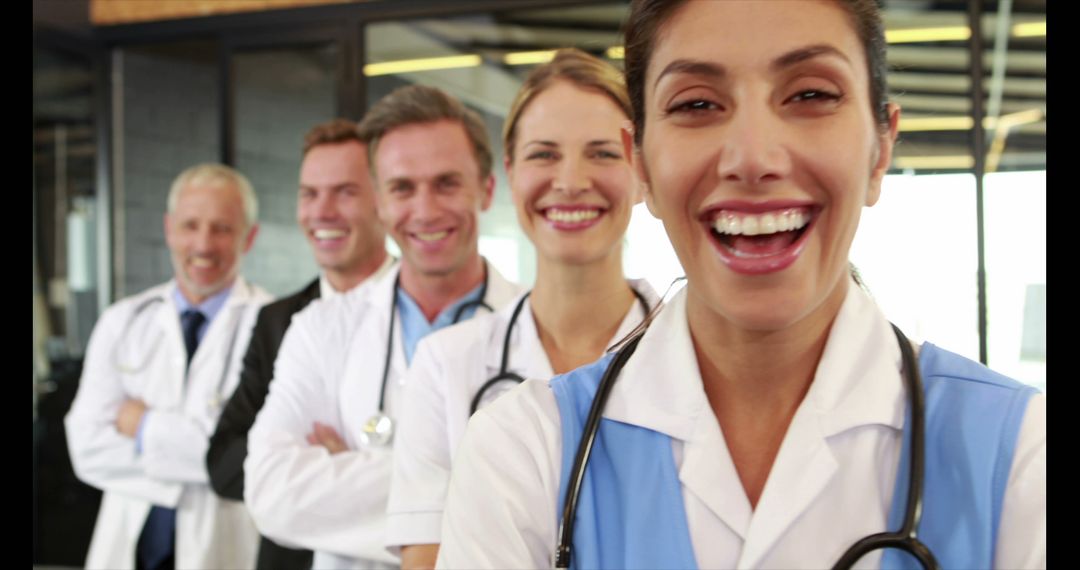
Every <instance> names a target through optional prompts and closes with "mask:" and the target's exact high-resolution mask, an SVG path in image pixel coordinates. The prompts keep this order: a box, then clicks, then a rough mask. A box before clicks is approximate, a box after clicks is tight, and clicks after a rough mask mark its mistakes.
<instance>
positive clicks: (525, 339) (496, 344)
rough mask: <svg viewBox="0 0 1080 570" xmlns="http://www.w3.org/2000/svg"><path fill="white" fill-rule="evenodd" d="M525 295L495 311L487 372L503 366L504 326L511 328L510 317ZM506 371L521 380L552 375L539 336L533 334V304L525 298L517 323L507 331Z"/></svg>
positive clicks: (534, 327)
mask: <svg viewBox="0 0 1080 570" xmlns="http://www.w3.org/2000/svg"><path fill="white" fill-rule="evenodd" d="M525 294H526V293H521V294H519V295H518V296H517V297H515V298H514V300H513V301H511V302H509V303H507V304H506V306H505V307H503V308H501V309H499V310H498V312H497V313H496V316H495V318H494V319H493V321H492V322H493V326H492V329H491V332H490V336H489V339H488V344H489V347H488V350H486V351H485V352H486V358H485V361H484V364H485V366H486V367H487V369H488V370H495V371H497V370H499V367H500V366H502V353H503V340H504V339H505V338H506V327H507V326H509V325H510V317H511V316H513V313H514V308H515V307H517V304H518V303H519V302H520V301H521V298H522V297H523V296H524V295H525ZM507 370H510V371H512V372H516V373H518V374H520V375H522V376H523V377H526V378H530V377H536V378H550V377H552V376H554V375H555V373H554V372H553V371H552V369H551V361H550V360H548V357H547V353H546V352H545V351H544V345H543V344H542V343H541V342H540V336H539V335H538V334H537V332H536V321H535V320H534V319H533V314H532V304H531V303H530V302H529V300H528V299H526V300H525V306H523V307H522V308H521V313H520V314H519V315H518V318H517V323H515V324H514V328H513V330H511V331H510V358H509V361H508V362H507Z"/></svg>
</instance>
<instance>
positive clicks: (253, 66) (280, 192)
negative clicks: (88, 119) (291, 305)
mask: <svg viewBox="0 0 1080 570" xmlns="http://www.w3.org/2000/svg"><path fill="white" fill-rule="evenodd" d="M122 58H123V63H122V74H123V75H122V77H123V80H122V82H123V83H122V84H123V89H122V110H123V112H122V119H121V120H122V127H121V129H120V131H121V133H122V143H121V153H122V167H121V169H120V170H121V172H122V177H121V178H122V180H123V182H122V188H121V190H120V191H119V192H120V193H121V194H122V199H121V200H119V201H118V203H117V205H118V207H120V208H121V211H118V212H117V217H116V224H117V227H118V229H120V230H121V231H120V232H118V234H117V236H118V244H117V250H118V253H120V254H121V255H120V256H118V259H117V263H118V267H119V269H120V271H121V275H120V281H121V283H122V287H123V289H122V291H121V295H130V294H133V293H135V292H138V291H141V290H143V289H146V288H147V287H150V286H153V285H156V284H158V283H161V282H163V281H166V280H168V279H169V278H170V277H171V276H172V268H171V266H170V263H169V256H168V251H167V248H166V245H165V237H164V229H163V227H162V215H163V213H164V212H165V207H166V196H167V194H168V189H169V185H170V184H171V183H172V180H173V178H175V177H176V175H177V174H179V173H180V171H182V170H183V169H184V168H187V167H188V166H191V165H193V164H196V163H199V162H215V161H217V160H218V159H219V157H220V154H221V153H220V146H219V132H218V129H219V126H218V121H219V113H220V109H219V104H218V103H219V102H218V99H217V89H218V75H217V67H216V59H215V55H214V50H213V49H212V46H206V45H193V44H185V45H176V46H168V47H156V48H136V49H129V50H125V52H124V54H123V56H122ZM335 65H336V54H335V53H333V52H332V51H331V50H330V49H328V48H315V47H313V48H302V49H276V50H272V51H269V50H267V51H252V52H242V53H238V54H236V56H235V57H234V60H233V70H234V73H235V81H236V82H235V88H236V99H235V109H236V124H235V129H236V147H235V149H236V153H235V157H236V167H237V168H238V169H239V170H240V171H241V172H243V173H244V174H245V175H246V176H247V177H248V178H249V179H250V180H251V183H252V185H253V186H254V187H255V192H256V194H257V195H258V198H259V222H260V231H259V235H258V237H257V238H256V241H255V246H254V247H253V248H252V250H251V251H250V252H249V253H248V255H247V256H246V257H245V258H244V261H243V265H242V273H243V274H244V276H245V277H247V278H248V279H250V280H251V281H253V282H255V283H258V284H259V285H261V286H262V287H264V288H266V289H267V290H268V291H270V292H271V293H273V294H275V295H277V296H282V295H285V294H288V293H291V292H293V291H295V290H297V289H299V288H300V287H302V286H303V285H304V284H306V283H307V282H308V281H310V280H311V279H312V278H313V277H314V276H315V275H316V274H317V271H318V268H317V266H316V265H315V263H314V261H313V260H312V258H311V254H310V251H309V249H308V246H307V244H306V242H305V241H304V238H303V236H302V234H301V233H300V231H299V229H298V228H297V225H296V188H297V178H298V175H299V169H300V152H301V150H302V143H303V135H304V133H306V132H307V130H308V129H309V128H311V126H313V125H314V124H316V123H318V122H321V121H325V120H327V119H330V118H333V113H334V108H335V95H334V92H335V91H334V89H335V88H334V82H333V78H334V76H333V71H334V66H335Z"/></svg>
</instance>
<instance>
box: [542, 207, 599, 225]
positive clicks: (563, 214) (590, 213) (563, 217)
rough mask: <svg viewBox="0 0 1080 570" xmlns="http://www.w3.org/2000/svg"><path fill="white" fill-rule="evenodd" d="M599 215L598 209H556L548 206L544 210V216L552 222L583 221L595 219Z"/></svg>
mask: <svg viewBox="0 0 1080 570" xmlns="http://www.w3.org/2000/svg"><path fill="white" fill-rule="evenodd" d="M599 215H600V210H557V209H555V208H548V209H547V210H546V211H545V212H544V217H546V218H547V219H549V220H551V221H553V222H564V223H573V222H584V221H586V220H593V219H596V217H597V216H599Z"/></svg>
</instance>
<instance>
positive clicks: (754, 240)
mask: <svg viewBox="0 0 1080 570" xmlns="http://www.w3.org/2000/svg"><path fill="white" fill-rule="evenodd" d="M816 218H817V213H816V211H815V209H814V208H813V207H811V206H798V207H787V208H778V209H775V210H770V211H765V212H753V213H751V212H747V211H742V210H734V209H720V210H716V211H713V212H711V213H710V216H709V222H708V223H709V233H710V234H711V236H712V241H713V243H714V244H715V246H716V250H717V252H718V253H719V254H720V258H721V259H722V260H723V261H724V263H726V264H727V265H728V266H729V267H731V269H732V270H733V271H736V272H738V273H744V274H747V275H760V274H763V273H771V272H774V271H780V270H782V269H785V268H786V267H788V266H789V265H791V264H792V263H794V262H795V260H796V259H797V258H798V256H799V253H801V252H802V248H803V245H804V244H805V243H806V239H805V238H806V235H807V234H808V233H809V232H810V230H811V229H812V228H813V225H814V224H813V222H814V220H815V219H816Z"/></svg>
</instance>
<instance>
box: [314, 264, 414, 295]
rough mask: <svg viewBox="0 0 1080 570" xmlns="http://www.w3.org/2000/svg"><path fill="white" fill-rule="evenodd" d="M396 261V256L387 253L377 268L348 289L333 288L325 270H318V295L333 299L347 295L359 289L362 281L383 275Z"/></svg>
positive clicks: (375, 278)
mask: <svg viewBox="0 0 1080 570" xmlns="http://www.w3.org/2000/svg"><path fill="white" fill-rule="evenodd" d="M396 261H397V258H395V257H394V256H392V255H387V256H386V258H384V259H383V262H382V265H380V266H379V268H378V269H376V270H375V272H374V273H372V274H371V275H369V276H368V277H367V279H364V280H363V281H361V282H360V283H357V284H356V285H355V286H353V288H352V289H349V290H348V291H338V290H337V289H334V286H333V285H331V284H330V280H329V279H327V278H326V272H325V271H320V272H319V297H321V298H323V299H333V298H334V297H337V296H343V295H348V294H349V293H351V292H353V291H356V290H357V289H359V288H360V286H361V285H363V284H364V283H368V282H371V281H377V280H378V279H379V278H380V277H382V276H383V275H385V274H386V272H387V271H389V270H390V268H391V267H393V266H394V263H395V262H396Z"/></svg>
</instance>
